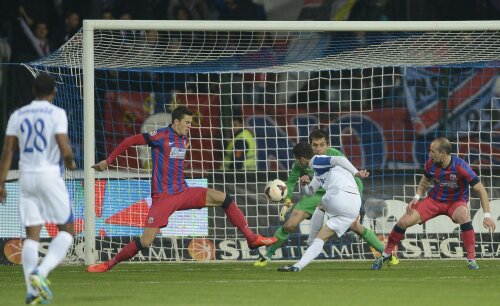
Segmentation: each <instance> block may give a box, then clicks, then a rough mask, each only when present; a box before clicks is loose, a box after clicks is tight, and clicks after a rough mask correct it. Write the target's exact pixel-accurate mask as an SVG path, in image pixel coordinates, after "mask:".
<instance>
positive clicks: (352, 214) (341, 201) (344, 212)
mask: <svg viewBox="0 0 500 306" xmlns="http://www.w3.org/2000/svg"><path fill="white" fill-rule="evenodd" d="M319 207H320V208H321V209H323V210H324V211H325V213H326V217H327V220H326V223H325V224H326V226H328V228H330V229H331V230H332V231H334V232H335V233H336V234H337V236H338V237H341V236H342V235H344V233H345V232H346V231H347V230H348V229H349V227H350V226H351V224H352V223H353V222H354V221H356V219H357V218H358V215H359V210H360V208H361V197H360V196H359V194H353V193H348V192H345V191H336V192H328V191H327V192H326V194H325V195H324V196H323V198H322V199H321V203H320V204H319Z"/></svg>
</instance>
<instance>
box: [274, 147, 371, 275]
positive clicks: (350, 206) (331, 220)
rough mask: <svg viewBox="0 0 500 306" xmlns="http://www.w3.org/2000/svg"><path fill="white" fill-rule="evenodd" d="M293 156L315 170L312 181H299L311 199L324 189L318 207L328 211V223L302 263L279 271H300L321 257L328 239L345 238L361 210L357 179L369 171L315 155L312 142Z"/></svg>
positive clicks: (344, 160) (304, 178)
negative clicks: (355, 178)
mask: <svg viewBox="0 0 500 306" xmlns="http://www.w3.org/2000/svg"><path fill="white" fill-rule="evenodd" d="M293 154H294V156H295V160H296V162H297V163H298V164H299V165H300V166H302V167H307V166H309V167H311V168H312V169H313V171H314V176H313V178H312V180H310V179H309V176H307V175H304V176H302V177H301V178H300V184H301V186H302V187H301V193H305V194H307V195H309V196H311V195H313V194H314V193H316V191H317V190H318V189H319V187H322V188H323V189H324V190H325V194H324V195H323V196H322V197H321V201H320V203H319V206H318V207H319V208H321V209H322V210H324V211H325V213H326V216H327V218H328V220H327V221H326V223H325V224H324V225H323V227H322V228H321V230H320V231H319V233H318V235H317V236H316V238H315V239H314V240H313V242H312V244H311V245H310V246H309V248H307V250H306V252H305V253H304V255H303V256H302V258H301V259H300V261H299V262H297V263H296V264H294V265H288V266H284V267H279V268H278V271H280V272H299V271H300V270H302V269H303V268H304V267H305V266H307V265H308V264H309V263H310V262H311V261H312V260H313V259H314V258H316V257H317V256H318V255H319V253H320V252H321V250H322V249H323V245H324V244H325V241H326V240H328V239H329V238H330V237H332V236H334V235H336V236H337V237H339V238H340V237H342V235H343V234H344V233H345V232H346V231H347V230H348V229H349V227H350V226H351V225H352V224H353V223H354V222H355V221H356V220H357V219H358V218H359V210H360V208H361V196H360V193H359V187H358V185H357V184H356V181H355V180H354V176H356V177H359V178H366V177H368V175H369V173H368V172H367V171H366V170H361V171H358V170H357V169H356V168H355V167H354V166H353V165H352V164H351V163H350V162H349V160H348V159H347V158H345V157H343V156H327V155H314V152H313V149H312V147H311V145H310V144H309V143H305V142H301V143H298V144H296V145H295V146H294V147H293Z"/></svg>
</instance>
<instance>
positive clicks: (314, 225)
mask: <svg viewBox="0 0 500 306" xmlns="http://www.w3.org/2000/svg"><path fill="white" fill-rule="evenodd" d="M324 220H325V212H324V211H322V210H321V209H318V208H316V210H315V211H314V213H313V215H312V217H311V225H310V226H311V231H310V232H309V238H307V245H311V244H312V243H313V241H314V238H316V236H317V235H318V233H319V231H320V230H321V228H322V227H323V222H324Z"/></svg>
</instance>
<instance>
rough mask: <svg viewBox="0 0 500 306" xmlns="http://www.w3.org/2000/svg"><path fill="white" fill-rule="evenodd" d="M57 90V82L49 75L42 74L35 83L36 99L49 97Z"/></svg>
mask: <svg viewBox="0 0 500 306" xmlns="http://www.w3.org/2000/svg"><path fill="white" fill-rule="evenodd" d="M55 89H56V82H55V81H54V78H52V77H51V76H50V75H49V74H48V73H45V72H42V73H40V74H39V75H37V76H36V78H35V80H34V81H33V93H34V94H35V97H37V98H41V97H47V96H48V95H50V94H52V93H53V92H54V90H55Z"/></svg>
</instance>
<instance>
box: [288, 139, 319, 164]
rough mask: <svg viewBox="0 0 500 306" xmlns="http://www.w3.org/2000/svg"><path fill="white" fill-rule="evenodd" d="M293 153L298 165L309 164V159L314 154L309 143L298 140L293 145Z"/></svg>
mask: <svg viewBox="0 0 500 306" xmlns="http://www.w3.org/2000/svg"><path fill="white" fill-rule="evenodd" d="M293 155H294V156H295V159H296V160H297V163H298V164H299V166H301V167H307V166H308V165H309V161H311V158H313V156H314V152H313V149H312V147H311V145H310V144H309V143H307V142H299V143H298V144H296V145H295V146H294V147H293Z"/></svg>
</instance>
